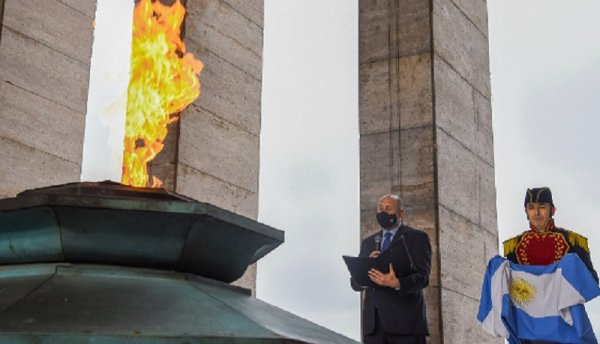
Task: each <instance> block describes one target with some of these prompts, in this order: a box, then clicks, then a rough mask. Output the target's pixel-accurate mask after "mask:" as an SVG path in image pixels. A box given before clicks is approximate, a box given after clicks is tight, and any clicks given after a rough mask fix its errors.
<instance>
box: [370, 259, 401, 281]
mask: <svg viewBox="0 0 600 344" xmlns="http://www.w3.org/2000/svg"><path fill="white" fill-rule="evenodd" d="M374 252H377V251H374ZM369 278H370V279H371V281H373V282H375V284H378V285H380V286H383V287H390V288H397V287H399V286H400V280H399V279H398V278H397V277H396V273H395V272H394V267H393V266H392V263H390V272H388V273H387V274H384V273H383V272H381V271H379V270H377V269H371V270H369Z"/></svg>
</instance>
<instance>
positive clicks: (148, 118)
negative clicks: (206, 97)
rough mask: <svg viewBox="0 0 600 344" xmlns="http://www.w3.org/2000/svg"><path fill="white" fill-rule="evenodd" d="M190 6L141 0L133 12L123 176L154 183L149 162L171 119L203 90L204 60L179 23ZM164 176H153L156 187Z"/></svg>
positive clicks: (129, 182) (133, 182)
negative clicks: (193, 50) (195, 52)
mask: <svg viewBox="0 0 600 344" xmlns="http://www.w3.org/2000/svg"><path fill="white" fill-rule="evenodd" d="M184 16H185V8H184V7H183V5H182V4H181V3H180V1H179V0H176V1H175V3H174V4H173V5H171V6H166V5H163V4H161V2H160V1H156V0H155V1H151V0H141V1H140V2H138V3H137V4H136V6H135V10H134V13H133V41H132V49H131V78H130V80H129V89H128V91H127V116H126V121H125V148H124V151H123V174H122V177H121V182H122V183H123V184H126V185H132V186H140V187H146V186H149V175H148V166H147V163H148V162H150V161H151V160H152V159H154V157H155V156H156V155H157V154H158V153H159V152H160V151H161V150H162V149H163V146H164V145H163V141H164V139H165V137H166V136H167V125H168V124H169V123H172V122H174V121H176V120H177V119H178V117H177V116H178V113H179V112H180V111H182V110H183V109H184V108H186V107H187V106H188V105H189V104H191V103H192V102H193V101H194V100H195V99H196V98H197V97H198V96H199V95H200V81H199V79H198V74H199V73H200V71H201V70H202V67H203V64H202V62H201V61H199V60H197V59H195V58H194V56H193V55H192V54H191V53H186V52H185V45H184V44H183V42H182V40H181V37H180V28H181V23H182V22H183V18H184ZM161 185H162V182H161V181H160V180H159V179H158V178H156V177H153V182H152V185H151V186H152V187H160V186H161Z"/></svg>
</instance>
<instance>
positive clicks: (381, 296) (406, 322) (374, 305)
mask: <svg viewBox="0 0 600 344" xmlns="http://www.w3.org/2000/svg"><path fill="white" fill-rule="evenodd" d="M377 235H381V232H377V233H375V234H373V235H371V236H370V237H368V238H366V239H365V240H363V242H362V244H361V248H360V254H359V256H360V257H368V256H369V254H370V253H371V252H372V251H374V250H375V247H376V244H375V237H376V236H377ZM381 258H383V259H386V260H388V261H390V262H391V263H392V265H393V266H394V271H395V273H396V277H398V279H399V280H400V290H399V291H395V290H394V289H393V288H388V287H378V288H367V289H366V290H365V300H364V305H363V315H362V321H363V335H367V334H370V333H372V332H373V331H374V330H375V321H376V319H375V314H376V312H377V315H378V319H379V321H380V322H381V326H382V327H383V330H384V331H385V332H386V333H394V334H402V335H418V334H429V330H428V327H427V318H426V316H425V300H424V298H423V288H425V287H426V286H427V285H428V284H429V271H430V270H431V244H430V243H429V237H428V236H427V234H426V233H425V232H423V231H420V230H417V229H414V228H410V227H408V226H405V225H402V226H401V227H400V228H399V229H398V232H397V233H396V235H395V236H394V239H393V240H392V243H391V245H390V248H389V249H388V250H386V251H385V252H383V253H382V255H381ZM388 265H389V264H388ZM383 272H387V271H383ZM352 287H353V288H354V289H355V290H361V289H360V288H359V287H358V286H357V285H356V284H355V283H353V285H352Z"/></svg>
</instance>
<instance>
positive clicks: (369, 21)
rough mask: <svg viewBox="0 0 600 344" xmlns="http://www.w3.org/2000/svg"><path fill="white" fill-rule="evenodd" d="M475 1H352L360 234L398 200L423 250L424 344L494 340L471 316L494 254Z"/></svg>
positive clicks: (484, 73)
mask: <svg viewBox="0 0 600 344" xmlns="http://www.w3.org/2000/svg"><path fill="white" fill-rule="evenodd" d="M486 7H487V6H486V2H485V1H484V0H474V1H471V0H433V1H428V0H361V1H360V29H359V30H360V56H359V60H360V134H361V139H360V154H361V164H360V169H361V171H360V178H361V197H360V199H361V237H364V236H366V235H368V234H371V233H373V232H374V231H376V230H378V229H377V224H376V221H375V218H374V215H375V204H376V202H377V199H378V198H379V197H380V196H381V195H383V194H385V193H388V192H395V193H398V194H400V195H401V196H402V198H403V200H404V203H405V208H406V218H405V222H406V223H407V224H409V225H411V226H413V227H416V228H420V229H422V230H424V231H425V232H427V234H428V235H429V237H430V239H431V243H432V246H433V247H432V248H433V261H432V272H431V276H430V286H429V287H428V288H426V290H425V296H426V300H427V311H428V314H427V316H428V321H429V325H430V332H431V335H430V337H429V342H430V343H500V342H501V341H500V340H498V339H496V338H493V337H491V336H488V335H487V334H485V333H484V332H483V331H482V330H481V326H480V325H479V323H478V322H477V321H476V313H477V306H478V303H479V296H480V288H481V281H482V278H483V273H484V270H485V266H486V263H487V260H488V259H489V258H491V257H492V256H493V255H495V254H496V253H497V240H498V238H497V225H496V192H495V185H494V156H493V135H492V125H491V123H492V113H491V106H490V80H489V53H488V40H487V8H486Z"/></svg>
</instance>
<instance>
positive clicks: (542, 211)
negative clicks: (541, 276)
mask: <svg viewBox="0 0 600 344" xmlns="http://www.w3.org/2000/svg"><path fill="white" fill-rule="evenodd" d="M555 212H556V207H554V202H553V201H552V192H551V191H550V188H548V187H541V188H533V189H527V193H526V194H525V213H526V214H527V219H528V220H529V227H530V229H529V230H528V231H525V232H523V233H522V234H520V235H517V236H516V237H513V238H511V239H508V240H506V241H505V242H504V255H505V256H506V258H507V259H508V260H510V261H512V262H513V263H517V264H522V265H549V264H552V263H555V262H557V261H559V260H560V259H561V258H562V257H563V256H564V255H565V254H567V253H576V254H577V255H578V256H579V258H581V260H582V261H583V263H584V264H585V266H587V268H588V270H590V272H591V273H592V276H593V277H594V279H595V280H596V282H598V274H597V273H596V271H595V270H594V267H593V266H592V260H591V259H590V249H589V247H588V242H587V238H585V237H584V236H582V235H579V234H577V233H575V232H573V231H570V230H567V229H564V228H559V227H556V226H555V225H554V219H553V218H552V217H553V216H554V213H555Z"/></svg>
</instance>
